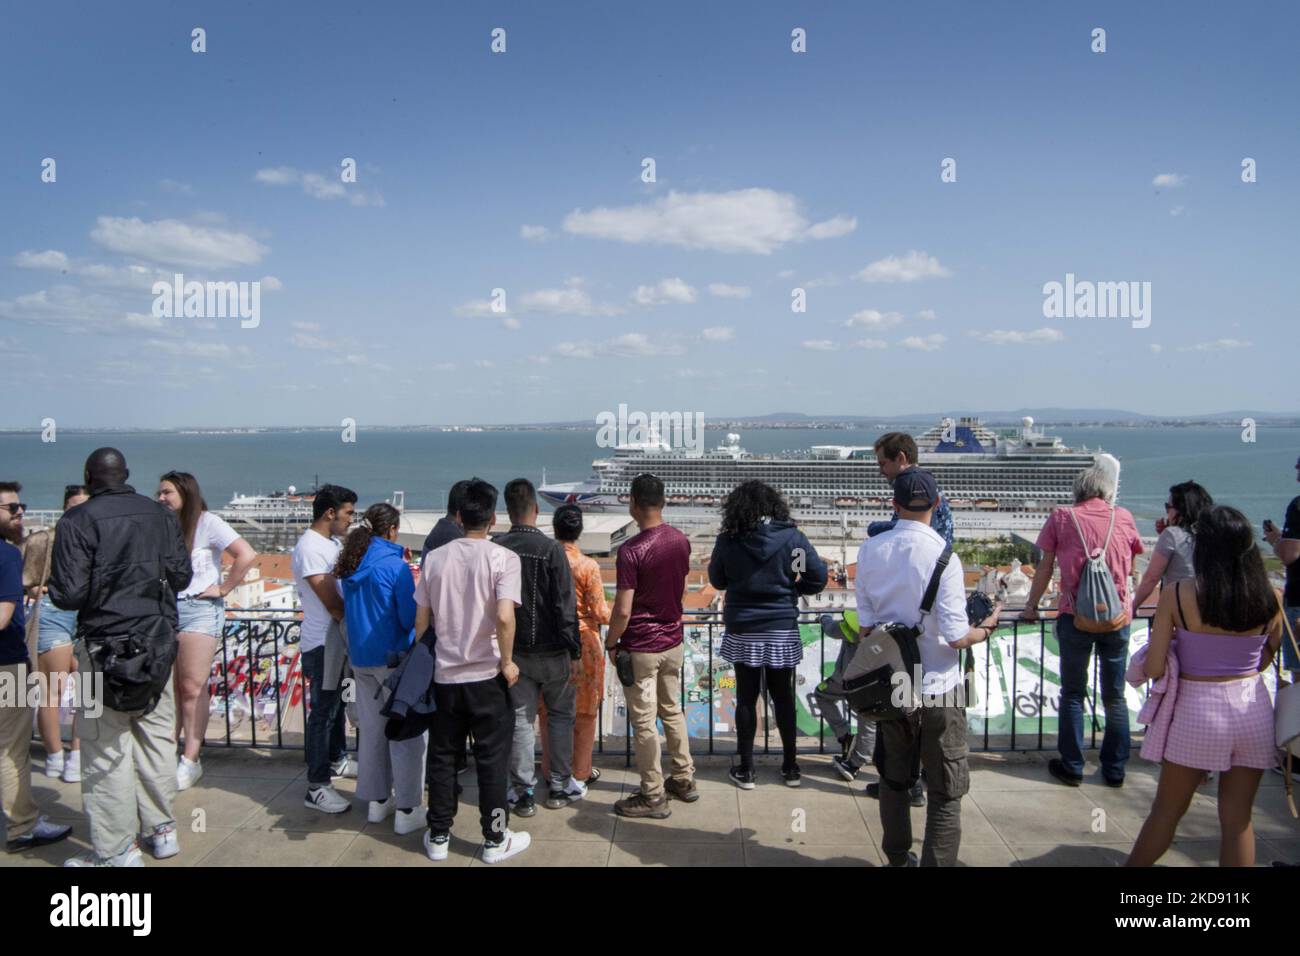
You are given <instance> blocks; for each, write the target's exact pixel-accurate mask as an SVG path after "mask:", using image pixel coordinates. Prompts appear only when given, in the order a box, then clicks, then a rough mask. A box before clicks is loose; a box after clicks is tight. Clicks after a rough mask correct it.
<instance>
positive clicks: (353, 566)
mask: <svg viewBox="0 0 1300 956" xmlns="http://www.w3.org/2000/svg"><path fill="white" fill-rule="evenodd" d="M401 521H402V513H401V512H400V511H398V510H397V509H396V508H394V507H393V506H392V505H390V504H389V503H388V502H386V501H381V502H380V503H379V504H377V505H371V506H370V507H369V508H367V509H366V513H365V514H363V515H362V516H361V524H360V525H358V526H357V527H355V528H353V529H352V530H351V531H349V532H348V536H347V538H346V539H344V541H343V549H342V550H341V551H339V559H338V561H337V562H336V563H335V564H334V576H335V577H336V578H346V577H351V575H352V574H354V573H355V572H356V570H357V568H358V567H360V566H361V559H362V558H364V557H365V556H366V551H368V550H369V549H370V539H371V538H373V537H374V536H375V535H379V537H381V538H382V537H383V536H384V535H386V534H388V532H390V531H392V530H393V529H394V528H396V527H397V526H398V525H399V524H401Z"/></svg>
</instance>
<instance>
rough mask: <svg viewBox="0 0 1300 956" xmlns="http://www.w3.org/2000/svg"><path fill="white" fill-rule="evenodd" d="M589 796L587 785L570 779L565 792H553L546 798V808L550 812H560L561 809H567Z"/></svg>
mask: <svg viewBox="0 0 1300 956" xmlns="http://www.w3.org/2000/svg"><path fill="white" fill-rule="evenodd" d="M586 795H587V785H586V784H585V783H581V782H580V781H578V780H575V779H574V778H573V777H570V778H569V782H568V783H567V784H565V787H564V789H563V790H551V791H550V793H548V794H547V796H546V808H547V809H548V810H558V809H559V808H560V807H567V806H568V805H569V804H571V803H573V802H574V801H575V800H581V799H582V798H583V797H585V796H586Z"/></svg>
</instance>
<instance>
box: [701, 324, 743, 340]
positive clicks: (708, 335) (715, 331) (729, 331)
mask: <svg viewBox="0 0 1300 956" xmlns="http://www.w3.org/2000/svg"><path fill="white" fill-rule="evenodd" d="M700 334H701V335H702V336H704V341H706V342H734V341H735V339H736V330H735V329H733V328H732V327H731V326H729V325H713V326H710V327H709V328H707V329H704V330H703V331H702V332H701V333H700Z"/></svg>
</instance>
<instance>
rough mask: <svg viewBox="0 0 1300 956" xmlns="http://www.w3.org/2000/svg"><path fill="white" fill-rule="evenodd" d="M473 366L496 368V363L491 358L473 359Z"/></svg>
mask: <svg viewBox="0 0 1300 956" xmlns="http://www.w3.org/2000/svg"><path fill="white" fill-rule="evenodd" d="M474 367H475V368H496V367H497V363H496V362H494V361H492V360H491V359H475V360H474Z"/></svg>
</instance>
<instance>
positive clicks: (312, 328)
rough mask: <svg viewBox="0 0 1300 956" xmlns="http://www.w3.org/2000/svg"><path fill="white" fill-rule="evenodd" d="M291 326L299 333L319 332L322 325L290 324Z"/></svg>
mask: <svg viewBox="0 0 1300 956" xmlns="http://www.w3.org/2000/svg"><path fill="white" fill-rule="evenodd" d="M289 324H290V325H292V326H293V327H294V328H295V329H297V330H298V331H299V332H319V331H320V323H319V322H290V323H289Z"/></svg>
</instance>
